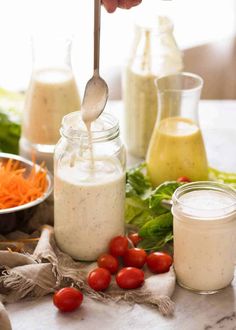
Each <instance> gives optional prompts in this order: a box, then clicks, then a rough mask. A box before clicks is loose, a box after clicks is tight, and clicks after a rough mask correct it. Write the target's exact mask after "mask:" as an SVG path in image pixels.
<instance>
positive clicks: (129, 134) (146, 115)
mask: <svg viewBox="0 0 236 330" xmlns="http://www.w3.org/2000/svg"><path fill="white" fill-rule="evenodd" d="M182 68H183V62H182V54H181V52H180V51H179V49H178V47H177V45H176V42H175V39H174V36H173V25H172V23H171V22H170V20H169V19H168V18H167V17H157V18H156V19H155V21H153V22H152V21H151V22H149V23H148V24H147V23H146V25H145V24H143V23H140V24H137V25H136V26H135V38H134V42H133V49H132V53H131V56H130V58H129V60H128V62H127V65H126V68H125V70H124V75H123V88H122V89H123V99H124V107H125V142H126V144H127V148H128V151H129V152H130V153H131V154H132V155H134V156H137V157H140V158H144V157H145V156H146V151H147V147H148V144H149V140H150V138H151V134H152V130H153V127H154V124H155V121H156V116H157V108H158V107H157V94H156V86H155V80H156V78H157V77H161V76H164V75H167V74H171V73H176V72H178V71H181V70H182Z"/></svg>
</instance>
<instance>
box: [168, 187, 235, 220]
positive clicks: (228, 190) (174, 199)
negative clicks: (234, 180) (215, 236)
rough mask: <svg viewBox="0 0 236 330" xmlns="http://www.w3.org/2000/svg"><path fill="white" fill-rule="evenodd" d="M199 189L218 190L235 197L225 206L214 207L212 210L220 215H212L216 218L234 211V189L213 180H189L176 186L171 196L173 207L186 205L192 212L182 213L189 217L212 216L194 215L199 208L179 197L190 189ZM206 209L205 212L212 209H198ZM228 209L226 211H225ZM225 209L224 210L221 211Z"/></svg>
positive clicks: (190, 190) (205, 217)
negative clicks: (189, 181)
mask: <svg viewBox="0 0 236 330" xmlns="http://www.w3.org/2000/svg"><path fill="white" fill-rule="evenodd" d="M201 190H209V191H218V192H223V193H225V194H227V195H228V196H231V197H232V198H233V199H235V201H234V202H232V204H230V205H227V206H223V207H219V208H217V209H214V211H219V212H221V215H219V216H215V215H214V217H215V218H216V219H221V218H222V217H223V218H225V217H228V216H230V215H232V214H235V213H236V190H235V189H233V188H232V187H230V186H228V185H226V184H224V183H221V182H214V181H196V182H191V183H187V184H184V185H182V186H180V187H179V188H177V189H176V190H175V192H174V194H173V197H172V202H173V208H175V207H178V206H182V207H184V206H185V207H187V208H188V209H189V210H192V211H193V213H192V214H189V213H186V212H183V211H182V210H181V211H182V212H183V215H184V216H186V217H187V218H191V219H203V218H204V219H209V218H210V217H212V214H211V215H209V216H208V217H207V216H199V215H194V211H196V210H199V209H197V208H196V207H192V206H189V205H188V206H186V204H185V203H184V202H183V201H181V200H180V197H181V196H183V195H184V194H187V193H189V192H192V191H201ZM205 210H206V211H207V212H211V211H213V210H209V209H204V208H201V209H200V211H205ZM227 210H228V212H227ZM223 211H225V212H223ZM222 212H223V213H222Z"/></svg>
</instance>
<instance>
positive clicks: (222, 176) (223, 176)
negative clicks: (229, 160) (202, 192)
mask: <svg viewBox="0 0 236 330" xmlns="http://www.w3.org/2000/svg"><path fill="white" fill-rule="evenodd" d="M209 179H210V180H211V181H218V182H222V183H226V184H230V185H231V186H232V187H233V188H235V189H236V173H227V172H222V171H219V170H216V169H214V168H209Z"/></svg>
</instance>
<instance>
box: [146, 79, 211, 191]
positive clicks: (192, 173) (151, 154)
mask: <svg viewBox="0 0 236 330" xmlns="http://www.w3.org/2000/svg"><path fill="white" fill-rule="evenodd" d="M202 85H203V80H202V78H201V77H199V76H197V75H195V74H191V73H179V74H174V75H169V76H166V77H163V78H160V79H158V80H157V93H158V106H159V112H158V117H157V121H156V124H155V128H154V130H153V133H152V137H151V140H150V144H149V147H148V152H147V158H146V161H147V168H148V174H149V176H150V179H151V181H152V183H153V185H154V186H158V185H159V184H161V183H162V182H164V181H170V180H177V179H178V178H179V177H181V176H186V177H188V178H189V179H190V180H191V181H199V180H200V181H201V180H207V179H208V165H207V157H206V152H205V147H204V142H203V138H202V134H201V130H200V128H199V123H198V102H199V98H200V94H201V90H202Z"/></svg>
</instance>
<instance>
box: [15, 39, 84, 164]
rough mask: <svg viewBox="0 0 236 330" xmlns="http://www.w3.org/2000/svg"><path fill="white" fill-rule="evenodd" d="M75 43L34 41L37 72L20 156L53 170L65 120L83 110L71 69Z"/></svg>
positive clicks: (27, 106)
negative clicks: (65, 117) (72, 44)
mask: <svg viewBox="0 0 236 330" xmlns="http://www.w3.org/2000/svg"><path fill="white" fill-rule="evenodd" d="M70 51H71V40H69V39H65V38H48V39H47V38H44V39H39V38H36V39H34V40H33V62H34V64H33V72H32V76H31V80H30V84H29V87H28V90H27V93H26V99H25V107H24V111H23V123H22V136H21V139H20V154H21V155H22V156H25V157H27V158H30V159H31V158H32V155H35V157H36V161H37V162H42V161H44V162H45V163H46V165H47V167H48V169H49V170H52V169H53V152H54V147H55V144H56V143H57V141H58V140H59V138H60V133H59V129H60V124H61V120H62V118H63V116H65V115H66V114H68V113H70V112H72V111H76V110H79V109H80V96H79V92H78V88H77V85H76V82H75V78H74V75H73V72H72V68H71V61H70Z"/></svg>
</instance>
